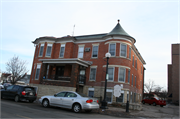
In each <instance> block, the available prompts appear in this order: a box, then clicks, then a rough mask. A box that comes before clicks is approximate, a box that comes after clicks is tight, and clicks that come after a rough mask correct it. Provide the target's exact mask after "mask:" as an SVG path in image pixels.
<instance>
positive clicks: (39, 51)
mask: <svg viewBox="0 0 180 119" xmlns="http://www.w3.org/2000/svg"><path fill="white" fill-rule="evenodd" d="M41 46H43V51H42V56H40V51H41ZM41 46H40V49H39V55H38V57H43V52H44V44H41Z"/></svg>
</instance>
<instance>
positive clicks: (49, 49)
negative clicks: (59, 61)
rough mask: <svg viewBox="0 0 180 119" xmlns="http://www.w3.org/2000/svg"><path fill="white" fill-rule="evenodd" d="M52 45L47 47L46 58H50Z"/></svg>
mask: <svg viewBox="0 0 180 119" xmlns="http://www.w3.org/2000/svg"><path fill="white" fill-rule="evenodd" d="M51 50H52V44H48V45H47V50H46V56H48V57H50V56H51Z"/></svg>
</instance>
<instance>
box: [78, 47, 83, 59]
mask: <svg viewBox="0 0 180 119" xmlns="http://www.w3.org/2000/svg"><path fill="white" fill-rule="evenodd" d="M83 54H84V46H79V50H78V58H83Z"/></svg>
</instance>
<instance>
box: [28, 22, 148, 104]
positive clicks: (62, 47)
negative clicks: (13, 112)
mask: <svg viewBox="0 0 180 119" xmlns="http://www.w3.org/2000/svg"><path fill="white" fill-rule="evenodd" d="M135 42H136V40H135V39H134V38H133V37H131V36H130V35H129V34H127V33H126V32H125V31H124V30H123V28H122V27H121V25H120V24H119V21H118V23H117V25H116V26H115V28H114V29H113V30H112V31H111V32H109V33H103V34H94V35H83V36H67V37H61V38H55V37H40V38H37V39H36V40H35V41H33V43H34V45H35V53H34V60H33V65H32V71H31V77H30V85H33V86H37V87H38V96H42V95H45V94H51V95H52V94H53V93H57V91H58V92H60V91H62V90H73V91H77V92H83V93H85V94H87V95H89V96H91V97H97V98H100V97H101V99H102V98H103V96H104V85H105V75H106V74H105V73H106V64H107V63H106V57H105V54H106V53H107V52H110V53H111V57H110V58H109V68H108V74H109V79H108V82H107V101H108V103H112V102H124V103H126V101H127V99H128V100H130V103H134V102H140V101H141V99H142V94H143V84H144V69H145V68H144V65H145V61H144V59H143V58H142V56H141V55H140V53H139V51H138V50H137V48H136V47H135V45H134V43H135ZM117 84H118V85H121V84H123V89H122V94H121V96H120V97H119V98H116V97H114V95H113V88H114V86H115V85H117Z"/></svg>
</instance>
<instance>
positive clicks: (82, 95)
mask: <svg viewBox="0 0 180 119" xmlns="http://www.w3.org/2000/svg"><path fill="white" fill-rule="evenodd" d="M78 94H79V95H80V96H81V97H88V96H87V95H85V94H83V93H78Z"/></svg>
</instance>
